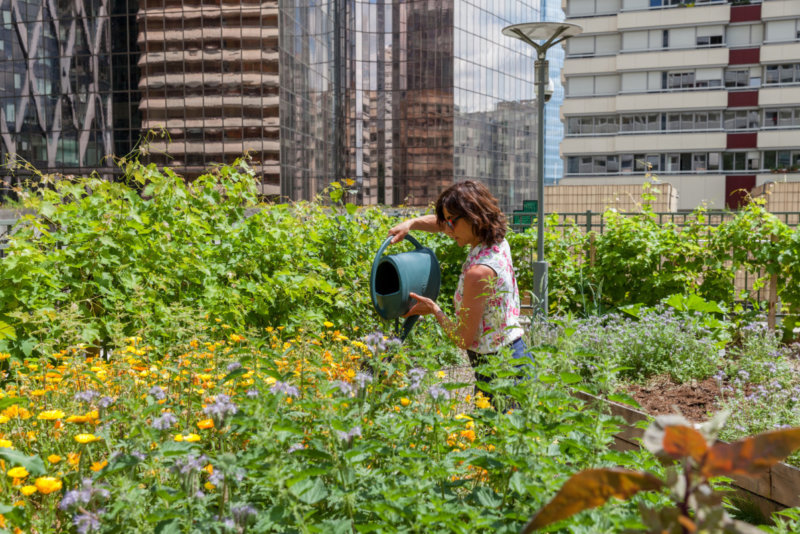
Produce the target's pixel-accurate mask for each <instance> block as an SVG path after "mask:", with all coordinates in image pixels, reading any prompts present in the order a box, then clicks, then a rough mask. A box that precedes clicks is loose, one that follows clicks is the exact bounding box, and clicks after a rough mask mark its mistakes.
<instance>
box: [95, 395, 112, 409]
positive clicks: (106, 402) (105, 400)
mask: <svg viewBox="0 0 800 534" xmlns="http://www.w3.org/2000/svg"><path fill="white" fill-rule="evenodd" d="M112 404H114V399H113V398H111V397H102V398H101V399H100V400H99V401H97V405H98V406H99V407H100V408H102V409H104V410H105V409H106V408H108V407H109V406H111V405H112Z"/></svg>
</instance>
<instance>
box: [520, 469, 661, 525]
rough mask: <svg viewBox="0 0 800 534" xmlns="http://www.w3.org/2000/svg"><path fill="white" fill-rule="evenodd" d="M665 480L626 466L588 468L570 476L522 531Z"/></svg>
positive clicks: (648, 488) (653, 488) (552, 521)
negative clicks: (618, 467)
mask: <svg viewBox="0 0 800 534" xmlns="http://www.w3.org/2000/svg"><path fill="white" fill-rule="evenodd" d="M663 485H664V483H663V482H662V481H661V480H659V479H658V478H656V477H654V476H653V475H651V474H649V473H641V472H638V471H628V470H626V469H587V470H586V471H581V472H580V473H577V474H575V475H573V476H572V477H571V478H570V479H569V480H567V481H566V482H565V483H564V485H563V486H562V487H561V489H560V490H559V492H558V493H557V494H556V496H555V497H553V499H552V500H551V501H550V502H549V503H547V504H546V505H545V507H544V508H542V509H541V510H539V511H538V512H537V513H536V514H535V515H534V516H533V517H532V518H531V520H530V521H529V522H528V524H527V525H525V528H524V529H523V531H522V533H523V534H528V533H530V532H533V531H534V530H536V529H538V528H542V527H544V526H546V525H549V524H550V523H554V522H556V521H560V520H562V519H566V518H568V517H570V516H572V515H574V514H577V513H578V512H581V511H583V510H588V509H590V508H596V507H598V506H600V505H602V504H605V502H606V501H608V499H610V498H611V497H616V498H618V499H627V498H629V497H631V496H633V495H635V494H636V493H638V492H640V491H648V490H655V489H659V488H661V487H662V486H663Z"/></svg>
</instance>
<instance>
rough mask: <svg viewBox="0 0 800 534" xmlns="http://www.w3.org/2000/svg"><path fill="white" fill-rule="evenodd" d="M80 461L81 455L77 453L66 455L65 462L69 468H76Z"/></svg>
mask: <svg viewBox="0 0 800 534" xmlns="http://www.w3.org/2000/svg"><path fill="white" fill-rule="evenodd" d="M80 461H81V453H79V452H70V453H68V454H67V462H68V463H69V465H71V466H76V465H78V464H79V463H80Z"/></svg>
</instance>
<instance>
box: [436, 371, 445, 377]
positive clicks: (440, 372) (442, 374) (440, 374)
mask: <svg viewBox="0 0 800 534" xmlns="http://www.w3.org/2000/svg"><path fill="white" fill-rule="evenodd" d="M436 376H438V377H439V378H444V371H439V372H437V373H436Z"/></svg>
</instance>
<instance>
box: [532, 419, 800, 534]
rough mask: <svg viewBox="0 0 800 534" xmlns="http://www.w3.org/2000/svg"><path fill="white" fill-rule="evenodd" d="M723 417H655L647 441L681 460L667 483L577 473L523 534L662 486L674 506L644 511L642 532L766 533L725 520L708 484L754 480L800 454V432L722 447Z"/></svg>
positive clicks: (614, 472) (623, 474)
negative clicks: (734, 478)
mask: <svg viewBox="0 0 800 534" xmlns="http://www.w3.org/2000/svg"><path fill="white" fill-rule="evenodd" d="M726 419H727V414H726V413H724V412H723V413H721V414H719V415H718V416H716V417H714V418H713V419H712V420H710V421H709V422H707V423H704V424H703V425H701V426H700V427H699V428H695V427H694V426H693V425H692V424H691V423H690V422H689V421H688V420H687V419H685V418H683V417H682V416H678V415H672V416H659V417H657V418H656V420H655V421H654V422H653V423H652V424H651V425H650V426H649V427H648V428H647V430H646V431H645V434H644V437H643V440H642V443H643V445H644V446H645V447H646V448H647V449H648V450H649V451H650V452H652V453H653V454H655V455H656V456H658V457H661V458H664V459H665V460H667V461H669V460H677V461H679V462H680V463H679V464H677V465H675V466H673V467H671V468H669V469H668V471H667V476H666V478H665V479H663V480H662V479H660V478H658V477H656V476H653V475H651V474H650V473H647V472H636V471H629V470H621V469H592V470H587V471H582V472H580V473H577V474H576V475H573V476H572V477H571V478H570V479H569V480H568V481H567V482H566V483H565V484H564V486H563V487H562V488H561V490H560V491H559V492H558V494H557V495H556V496H555V497H554V498H553V499H552V500H551V501H550V502H549V503H548V504H547V506H545V507H544V508H542V509H541V510H539V511H538V512H537V513H536V515H534V517H533V518H532V519H531V521H530V522H529V523H528V525H527V526H526V528H525V529H524V530H523V534H528V533H530V532H533V531H535V530H537V529H541V528H543V527H545V526H547V525H549V524H551V523H554V522H557V521H561V520H564V519H566V518H568V517H570V516H572V515H573V514H575V513H576V512H578V511H581V510H585V509H589V508H594V507H596V506H599V505H602V504H604V503H605V502H606V501H607V500H608V499H609V498H610V497H612V496H613V497H617V498H620V499H628V498H630V497H631V496H633V495H635V494H637V493H639V492H642V491H653V490H661V488H663V487H665V486H666V487H669V488H670V498H671V499H672V501H673V506H670V507H664V508H661V509H660V510H655V509H650V508H647V507H644V506H643V507H641V511H642V518H643V521H644V523H645V525H646V526H647V529H646V530H645V531H644V532H676V533H678V532H680V533H688V532H727V533H731V534H734V533H741V534H745V533H758V532H762V531H761V530H759V529H757V528H756V527H754V526H752V525H749V524H747V523H744V522H742V521H736V520H733V519H731V518H730V517H729V516H728V514H727V512H726V511H725V508H724V505H723V494H722V493H721V492H715V491H714V489H713V488H712V486H711V479H712V478H714V477H721V476H725V477H731V476H735V475H739V476H746V477H754V476H757V475H758V474H760V473H761V472H763V471H764V470H765V469H767V468H768V467H769V466H771V465H773V464H775V463H777V462H779V461H781V460H782V459H783V458H785V457H786V456H788V455H789V453H791V452H792V451H793V450H795V449H797V448H800V428H788V429H781V430H775V431H773V432H768V433H764V434H759V435H757V436H753V437H750V438H745V439H742V440H739V441H737V442H734V443H730V444H729V443H717V435H718V434H719V430H720V428H721V427H722V426H723V425H724V423H725V420H726ZM788 517H789V518H792V517H793V514H788ZM640 532H641V531H640Z"/></svg>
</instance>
